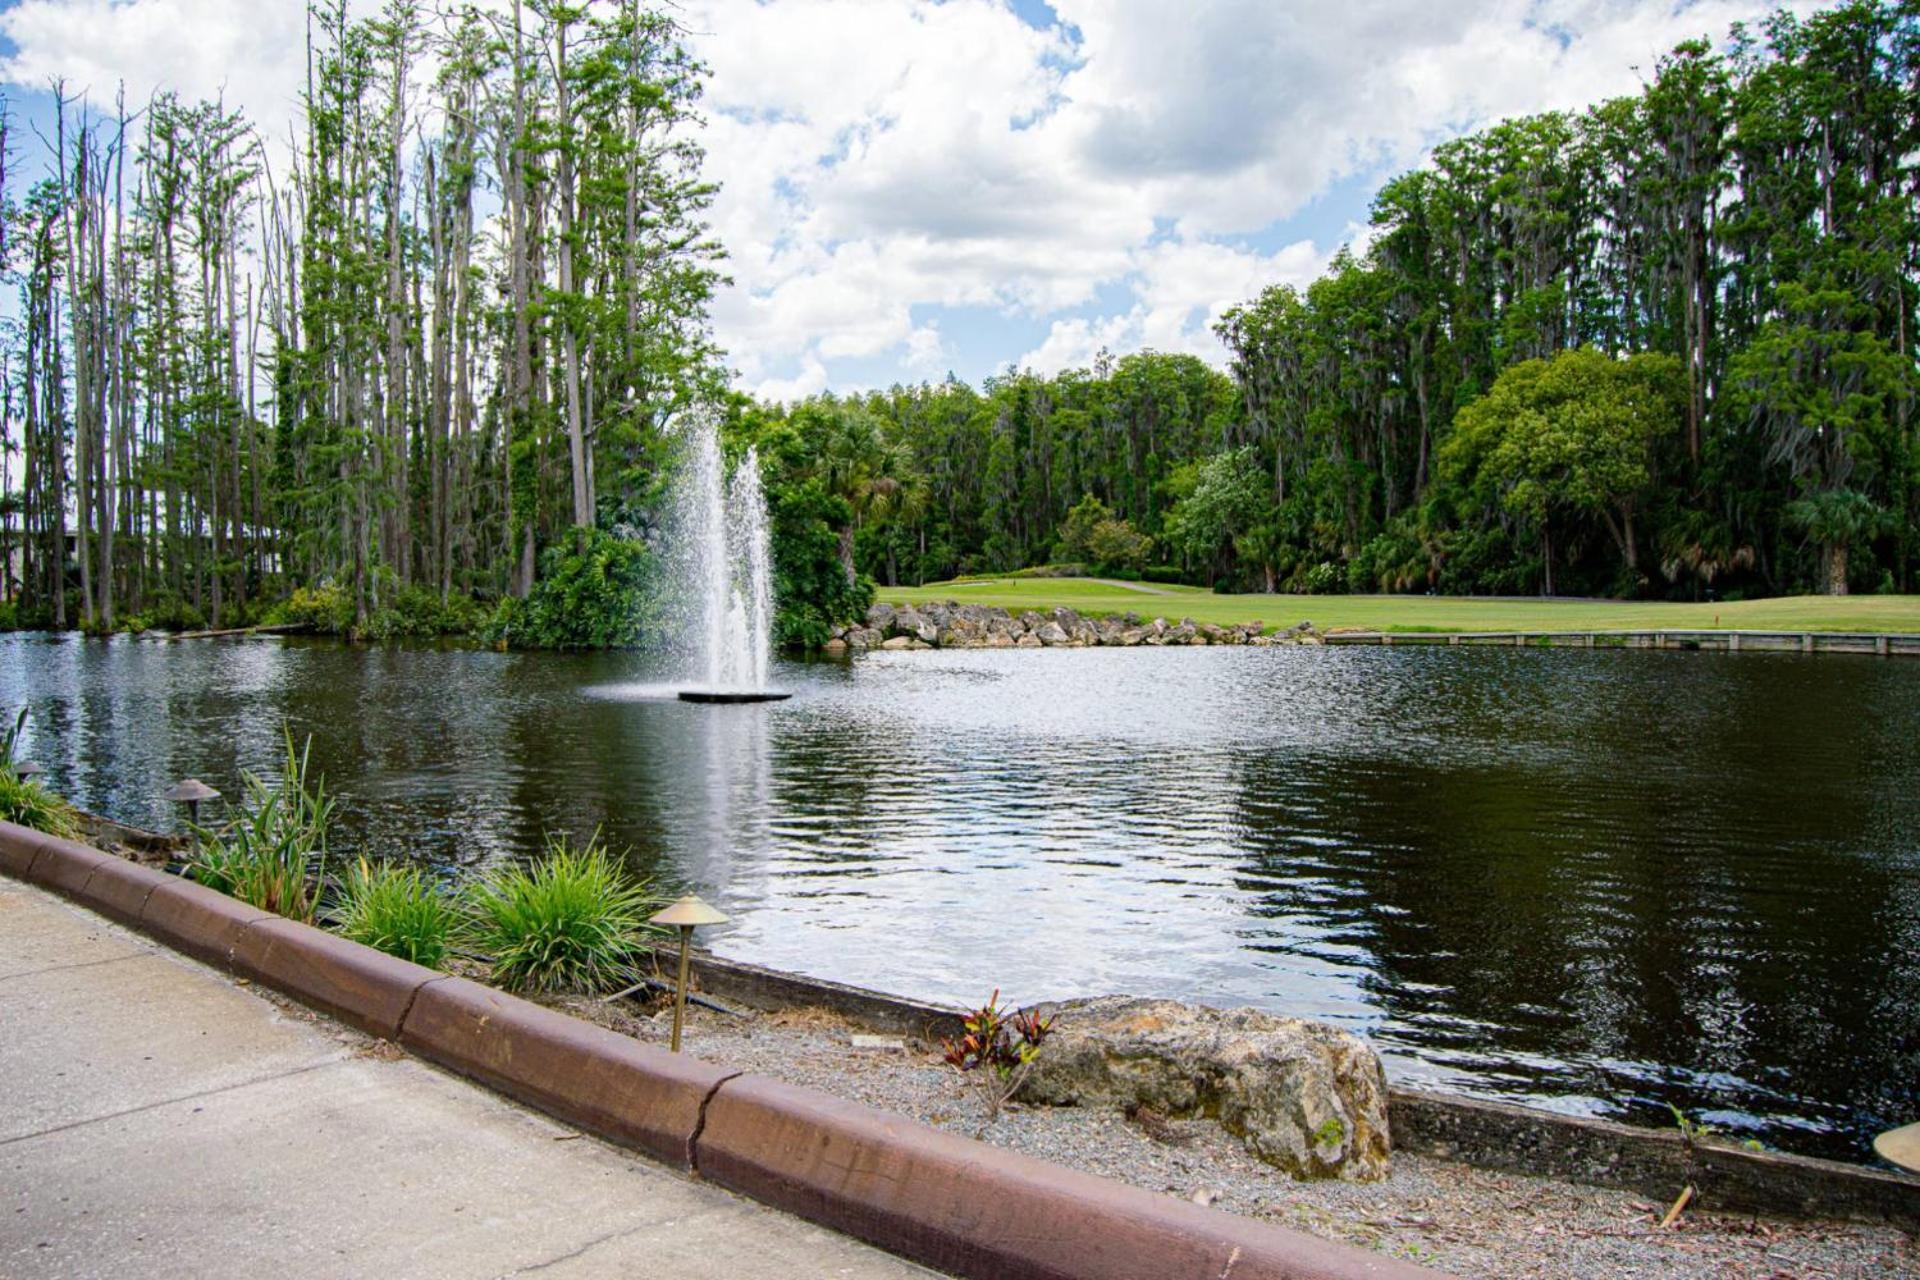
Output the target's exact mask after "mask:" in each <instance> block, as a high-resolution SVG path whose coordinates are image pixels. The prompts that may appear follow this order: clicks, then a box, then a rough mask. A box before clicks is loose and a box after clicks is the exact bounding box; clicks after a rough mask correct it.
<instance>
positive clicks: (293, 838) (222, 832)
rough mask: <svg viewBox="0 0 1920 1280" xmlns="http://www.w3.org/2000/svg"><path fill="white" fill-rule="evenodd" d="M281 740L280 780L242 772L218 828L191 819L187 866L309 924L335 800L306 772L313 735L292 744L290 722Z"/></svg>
mask: <svg viewBox="0 0 1920 1280" xmlns="http://www.w3.org/2000/svg"><path fill="white" fill-rule="evenodd" d="M286 745H287V760H286V767H285V770H284V772H282V774H281V776H280V781H279V782H278V783H276V784H272V785H269V784H268V783H267V782H266V781H265V780H264V779H262V778H261V777H260V776H259V775H257V774H254V773H246V774H243V775H242V779H243V781H244V783H245V786H246V793H247V794H246V799H245V800H243V801H242V802H241V804H240V807H239V813H238V814H237V816H235V818H234V819H233V820H232V821H231V822H229V823H227V825H226V826H224V827H220V828H218V829H212V828H207V827H200V826H195V827H193V833H194V837H195V839H194V848H193V851H192V852H191V853H190V854H188V856H187V870H188V873H189V874H190V875H191V876H192V877H193V878H194V879H195V880H198V881H199V882H200V883H201V884H204V885H206V886H207V887H209V888H212V889H218V890H220V892H222V893H230V894H232V895H233V896H234V897H236V898H238V899H240V900H241V901H242V902H245V903H249V904H251V905H253V906H256V907H258V908H260V909H261V910H262V911H271V912H273V913H275V914H276V915H283V916H286V917H287V918H288V919H291V920H299V921H303V922H305V923H308V924H311V923H313V916H314V908H315V906H316V905H317V894H316V893H315V891H314V885H315V883H316V881H317V879H318V877H319V876H320V875H322V874H323V873H324V871H325V868H326V856H327V823H328V821H329V819H330V818H331V816H332V813H333V802H332V801H331V800H329V799H327V797H326V792H325V788H324V786H323V784H322V783H321V782H320V780H319V779H317V778H316V779H314V780H313V782H312V783H311V785H309V783H308V780H307V779H308V773H309V766H308V752H309V751H310V750H311V748H312V746H313V740H312V739H311V738H309V739H308V740H307V743H306V745H305V746H303V747H302V748H301V749H300V750H299V751H297V752H296V751H295V750H294V746H293V731H292V730H291V729H288V730H287V731H286Z"/></svg>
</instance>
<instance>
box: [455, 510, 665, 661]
mask: <svg viewBox="0 0 1920 1280" xmlns="http://www.w3.org/2000/svg"><path fill="white" fill-rule="evenodd" d="M653 582H654V562H653V557H652V556H651V555H650V554H649V553H648V551H647V548H646V544H645V543H642V542H638V541H635V540H634V539H631V538H622V537H619V536H618V535H616V534H612V533H606V532H603V531H602V530H599V529H574V530H571V531H569V533H568V534H567V535H566V536H565V537H564V538H562V539H561V541H559V542H558V543H556V544H554V545H553V546H551V547H549V548H547V551H546V553H545V554H544V555H542V556H541V557H540V576H539V578H538V579H537V580H536V582H535V584H534V588H533V590H532V591H531V592H530V593H528V595H527V597H526V599H524V600H511V599H509V600H503V601H501V602H500V606H499V608H497V609H496V610H495V611H494V614H493V617H492V618H491V619H489V620H488V622H487V623H486V625H485V627H484V628H482V630H481V635H482V636H483V638H485V639H486V640H487V641H488V642H489V643H492V644H498V645H503V646H505V647H508V648H513V649H617V648H625V647H628V646H630V645H634V644H638V643H639V642H640V640H641V638H642V637H643V636H645V635H647V634H648V633H649V632H650V631H652V630H653V624H654V622H655V614H656V612H657V609H658V603H657V601H656V599H655V592H654V589H653Z"/></svg>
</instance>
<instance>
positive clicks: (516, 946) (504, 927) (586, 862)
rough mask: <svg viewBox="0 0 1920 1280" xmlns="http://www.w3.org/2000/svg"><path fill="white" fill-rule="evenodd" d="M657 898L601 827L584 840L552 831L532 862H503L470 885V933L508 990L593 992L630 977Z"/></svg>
mask: <svg viewBox="0 0 1920 1280" xmlns="http://www.w3.org/2000/svg"><path fill="white" fill-rule="evenodd" d="M652 906H653V899H652V898H651V897H650V895H649V894H648V891H647V886H646V885H645V884H644V883H642V882H639V881H635V880H633V879H632V878H630V877H629V876H628V875H627V873H626V871H625V869H624V868H622V867H621V866H620V865H619V863H617V862H616V861H615V860H614V859H613V857H612V856H611V855H610V854H609V853H608V852H607V850H606V847H605V846H604V845H602V844H601V843H600V839H599V837H598V836H597V835H596V836H595V837H594V838H593V839H591V840H589V841H588V842H587V844H586V845H585V847H583V848H574V847H572V846H570V845H569V844H568V843H567V842H566V841H565V840H561V839H550V840H549V841H548V842H547V851H546V855H545V857H543V858H542V859H541V860H540V861H539V862H538V863H536V864H535V865H534V866H532V867H525V866H521V865H519V864H514V865H510V866H504V867H500V868H497V869H495V870H494V871H492V872H489V873H488V874H487V875H485V876H483V877H481V878H480V879H479V880H477V881H475V882H474V883H473V884H472V886H471V887H470V888H469V889H468V891H467V909H468V914H469V916H470V917H471V926H470V936H471V937H472V939H473V942H474V944H475V945H476V946H477V947H478V948H479V949H480V950H482V951H485V952H486V953H487V954H488V955H490V956H492V957H493V981H494V982H495V983H496V984H498V985H499V986H502V987H505V988H506V989H507V990H509V991H548V992H558V991H573V992H579V993H582V994H592V993H594V992H597V991H606V990H612V989H613V988H615V987H616V986H618V985H619V984H621V983H622V982H624V981H628V980H630V979H631V977H632V975H633V965H632V959H631V957H632V953H633V950H634V947H635V946H636V944H637V943H638V941H639V935H640V933H641V932H642V931H643V930H646V929H649V928H650V927H651V926H649V925H648V924H647V922H646V918H647V915H648V912H649V908H650V907H652Z"/></svg>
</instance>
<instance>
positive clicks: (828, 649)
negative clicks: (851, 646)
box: [820, 636, 847, 653]
mask: <svg viewBox="0 0 1920 1280" xmlns="http://www.w3.org/2000/svg"><path fill="white" fill-rule="evenodd" d="M820 648H821V651H822V652H824V653H845V652H846V651H847V642H846V641H845V640H843V639H841V638H840V637H839V636H834V637H833V638H832V639H830V640H828V641H827V642H826V643H825V644H823V645H821V646H820Z"/></svg>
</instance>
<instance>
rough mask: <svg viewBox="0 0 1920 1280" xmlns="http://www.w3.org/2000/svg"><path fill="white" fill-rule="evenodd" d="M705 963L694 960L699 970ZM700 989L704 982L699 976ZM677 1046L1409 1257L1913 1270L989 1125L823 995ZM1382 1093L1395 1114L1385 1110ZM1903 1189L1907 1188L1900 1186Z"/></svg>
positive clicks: (1549, 1191)
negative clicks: (821, 1001)
mask: <svg viewBox="0 0 1920 1280" xmlns="http://www.w3.org/2000/svg"><path fill="white" fill-rule="evenodd" d="M709 972H710V971H709ZM708 985H709V989H712V988H713V986H714V984H713V983H712V982H711V981H709V984H708ZM555 1003H556V1004H557V1005H558V1006H559V1007H561V1008H564V1009H565V1010H566V1011H567V1012H569V1013H572V1014H574V1015H576V1016H579V1017H585V1018H589V1019H591V1020H593V1021H595V1022H598V1023H600V1024H601V1025H603V1026H606V1027H609V1028H611V1029H613V1030H617V1031H621V1032H624V1033H626V1034H628V1035H631V1036H634V1037H635V1038H637V1039H639V1040H641V1041H643V1042H646V1043H654V1044H664V1043H665V1042H666V1037H667V1036H668V1034H669V1022H670V1018H671V1015H670V1013H669V1012H667V1010H666V1008H665V1006H664V1005H660V1006H650V1005H644V1004H628V1003H623V1004H622V1005H620V1006H614V1005H607V1004H603V1003H601V1002H599V1001H596V1000H579V999H569V1000H562V1001H557V1002H555ZM689 1018H690V1022H689V1024H688V1028H687V1031H686V1035H687V1046H688V1050H689V1052H692V1053H695V1054H698V1055H699V1056H701V1057H703V1058H705V1059H707V1060H709V1061H713V1062H717V1063H723V1064H725V1065H727V1066H730V1067H735V1068H738V1069H741V1070H746V1071H753V1072H758V1073H760V1074H763V1075H768V1076H773V1077H775V1078H777V1079H780V1080H784V1081H788V1082H790V1083H793V1084H797V1085H802V1086H805V1087H808V1088H813V1089H818V1090H821V1091H823V1092H826V1093H831V1094H835V1095H837V1096H840V1097H843V1098H847V1099H849V1100H851V1101H855V1102H859V1103H863V1104H865V1105H867V1106H872V1107H877V1108H880V1109H882V1110H885V1111H890V1112H895V1113H898V1114H901V1115H906V1116H910V1117H912V1118H914V1119H916V1120H919V1121H921V1122H922V1123H925V1124H928V1125H931V1126H933V1127H935V1128H938V1129H944V1130H947V1131H949V1132H952V1133H956V1134H962V1135H965V1136H968V1137H979V1138H982V1139H984V1140H985V1141H987V1142H989V1143H991V1144H993V1145H995V1146H1000V1147H1005V1148H1007V1149H1010V1150H1013V1151H1018V1152H1021V1153H1024V1154H1026V1155H1030V1156H1035V1157H1038V1158H1040V1159H1043V1160H1047V1161H1051V1162H1054V1163H1057V1164H1062V1165H1066V1166H1067V1167H1069V1168H1073V1169H1078V1170H1081V1171H1083V1172H1087V1173H1093V1174H1098V1175H1100V1176H1102V1177H1108V1178H1113V1179H1117V1180H1120V1181H1123V1182H1127V1183H1131V1184H1132V1185H1134V1186H1136V1187H1140V1188H1143V1189H1145V1190H1148V1191H1153V1192H1156V1193H1160V1194H1164V1195H1168V1196H1177V1197H1180V1198H1182V1199H1187V1200H1193V1201H1196V1202H1199V1203H1203V1204H1208V1205H1211V1206H1212V1207H1213V1208H1216V1209H1224V1210H1226V1211H1228V1212H1231V1213H1237V1214H1241V1215H1244V1216H1247V1217H1251V1218H1255V1219H1258V1220H1261V1221H1267V1222H1273V1223H1276V1224H1279V1225H1283V1226H1288V1227H1292V1228H1294V1229H1296V1230H1301V1231H1306V1232H1309V1233H1311V1234H1313V1235H1316V1236H1320V1237H1322V1238H1325V1239H1329V1240H1335V1241H1340V1242H1343V1243H1347V1244H1355V1245H1360V1246H1363V1247H1365V1248H1369V1249H1372V1250H1375V1251H1377V1252H1381V1253H1385V1254H1389V1255H1391V1256H1394V1257H1399V1258H1406V1259H1409V1260H1413V1261H1418V1262H1421V1263H1423V1264H1426V1265H1428V1266H1433V1267H1437V1268H1439V1269H1441V1270H1443V1271H1446V1272H1449V1273H1451V1274H1455V1275H1462V1276H1469V1275H1470V1276H1486V1277H1499V1278H1508V1277H1511V1278H1513V1280H1519V1278H1520V1277H1540V1276H1556V1277H1559V1276H1569V1277H1576V1278H1582V1280H1585V1278H1591V1280H1599V1278H1601V1277H1615V1276H1635V1275H1639V1276H1656V1275H1657V1276H1662V1277H1680V1278H1683V1280H1723V1278H1728V1277H1753V1278H1754V1280H1759V1278H1761V1277H1775V1276H1781V1275H1794V1276H1826V1277H1861V1278H1864V1277H1868V1276H1903V1275H1920V1252H1917V1251H1916V1248H1915V1244H1914V1241H1913V1239H1912V1237H1911V1236H1909V1235H1907V1234H1905V1233H1904V1232H1902V1231H1901V1230H1899V1229H1898V1228H1896V1227H1893V1226H1890V1225H1885V1224H1880V1225H1868V1224H1859V1223H1845V1222H1841V1221H1837V1220H1831V1219H1828V1220H1811V1221H1788V1220H1782V1219H1766V1218H1759V1217H1754V1216H1750V1215H1744V1214H1737V1213H1730V1212H1720V1211H1715V1210H1713V1209H1710V1208H1709V1209H1704V1210H1703V1209H1697V1208H1695V1209H1689V1210H1688V1211H1686V1212H1684V1213H1682V1214H1681V1215H1680V1217H1679V1219H1678V1220H1677V1221H1676V1223H1675V1224H1674V1226H1672V1227H1670V1228H1666V1229H1664V1230H1663V1229H1662V1228H1661V1227H1660V1226H1659V1221H1660V1218H1661V1217H1662V1216H1663V1214H1664V1213H1665V1212H1666V1210H1667V1208H1668V1207H1669V1206H1670V1203H1671V1200H1672V1198H1673V1196H1674V1195H1676V1194H1677V1193H1678V1191H1679V1185H1678V1184H1675V1185H1672V1186H1668V1187H1663V1188H1662V1191H1661V1194H1660V1195H1659V1196H1657V1197H1656V1196H1648V1195H1643V1194H1640V1193H1637V1192H1633V1191H1625V1190H1617V1189H1612V1190H1609V1189H1598V1188H1595V1187H1593V1186H1591V1185H1586V1184H1584V1183H1582V1182H1578V1181H1575V1180H1573V1179H1569V1178H1563V1177H1538V1176H1529V1175H1526V1174H1519V1173H1512V1172H1505V1171H1501V1170H1497V1169H1488V1168H1481V1167H1476V1166H1475V1165H1474V1164H1472V1163H1469V1162H1468V1161H1466V1160H1463V1159H1446V1158H1442V1157H1439V1156H1436V1155H1432V1154H1426V1153H1424V1152H1419V1151H1410V1150H1407V1149H1405V1148H1404V1147H1400V1146H1399V1145H1398V1141H1397V1135H1396V1150H1395V1153H1394V1155H1393V1171H1392V1174H1391V1176H1389V1177H1388V1178H1387V1179H1385V1180H1384V1181H1381V1182H1374V1183H1353V1182H1337V1181H1321V1182H1295V1181H1293V1180H1291V1179H1289V1178H1287V1177H1286V1176H1285V1175H1283V1174H1281V1173H1279V1172H1277V1171H1276V1170H1274V1169H1272V1168H1270V1167H1268V1166H1267V1165H1264V1164H1262V1163H1261V1162H1260V1161H1258V1160H1256V1159H1254V1158H1253V1157H1252V1156H1250V1155H1249V1154H1248V1153H1247V1151H1246V1149H1245V1147H1244V1146H1243V1145H1242V1144H1241V1142H1240V1141H1239V1140H1238V1139H1237V1138H1235V1137H1233V1136H1232V1135H1230V1134H1227V1133H1226V1132H1225V1131H1223V1130H1222V1129H1221V1128H1220V1127H1219V1126H1218V1125H1216V1124H1214V1123H1213V1122H1212V1121H1207V1120H1167V1119H1162V1118H1159V1117H1155V1116H1152V1115H1150V1114H1149V1115H1141V1116H1138V1117H1136V1118H1132V1119H1129V1118H1128V1117H1127V1116H1124V1115H1122V1114H1121V1113H1119V1112H1117V1111H1114V1112H1107V1111H1102V1110H1096V1109H1091V1108H1075V1107H1066V1108H1051V1107H1026V1106H1018V1105H1016V1106H1012V1107H1010V1108H1009V1109H1008V1110H1007V1111H1005V1112H1004V1113H1003V1114H1002V1116H1001V1118H1000V1119H999V1120H998V1121H996V1122H994V1123H993V1124H991V1125H984V1124H983V1120H984V1116H983V1114H982V1112H981V1110H980V1103H979V1101H978V1099H977V1097H976V1096H975V1094H974V1092H973V1091H972V1090H970V1089H967V1088H965V1087H963V1083H962V1081H961V1080H960V1079H959V1078H958V1077H957V1076H956V1075H955V1074H954V1072H953V1070H952V1069H951V1068H949V1067H948V1066H947V1065H946V1064H945V1063H944V1062H943V1061H942V1060H941V1057H940V1054H939V1053H938V1052H936V1051H934V1050H932V1049H930V1048H928V1047H927V1046H926V1044H925V1043H924V1042H922V1041H919V1040H917V1039H916V1038H914V1037H912V1036H909V1035H901V1036H900V1037H899V1047H897V1048H857V1047H855V1045H854V1042H853V1036H854V1035H855V1034H858V1033H860V1032H862V1031H866V1030H868V1029H869V1028H870V1026H871V1024H868V1023H863V1022H860V1021H858V1020H856V1019H854V1018H851V1017H848V1016H847V1015H846V1014H844V1013H839V1012H835V1011H833V1010H832V1009H828V1008H822V1007H817V1006H816V1007H812V1008H808V1007H799V1008H788V1009H780V1010H771V1011H758V1010H750V1011H743V1012H741V1013H740V1014H738V1015H735V1016H728V1015H724V1014H719V1013H715V1012H712V1011H709V1010H689ZM1398 1102H1399V1099H1398V1098H1396V1109H1395V1113H1394V1118H1395V1124H1396V1126H1397V1125H1398V1124H1399V1123H1400V1118H1401V1112H1400V1110H1399V1108H1398V1105H1397V1104H1398ZM1907 1190H1908V1193H1909V1194H1910V1195H1920V1191H1915V1190H1913V1189H1910V1188H1909V1189H1907Z"/></svg>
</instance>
